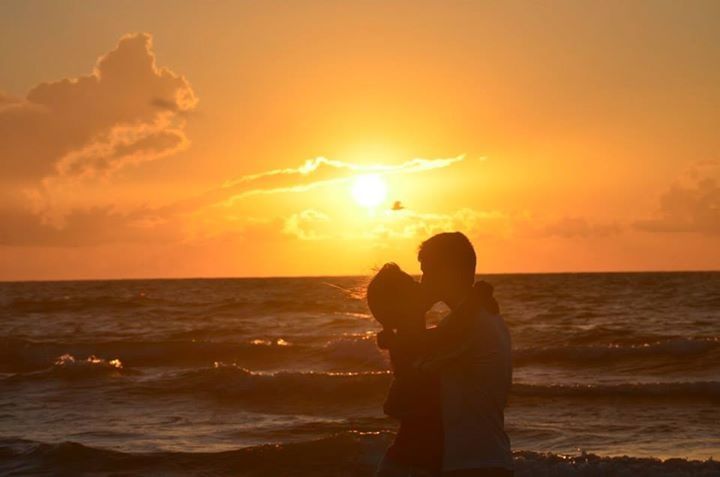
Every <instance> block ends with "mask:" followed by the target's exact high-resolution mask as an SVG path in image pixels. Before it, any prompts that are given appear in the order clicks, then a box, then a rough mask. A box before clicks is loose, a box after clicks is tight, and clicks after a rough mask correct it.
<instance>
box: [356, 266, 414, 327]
mask: <svg viewBox="0 0 720 477" xmlns="http://www.w3.org/2000/svg"><path fill="white" fill-rule="evenodd" d="M410 282H414V280H413V278H412V277H411V276H410V275H409V274H407V273H405V272H403V271H402V269H401V268H400V267H399V266H398V265H397V264H396V263H392V262H391V263H386V264H385V265H383V266H382V268H381V269H380V270H379V271H378V272H377V273H376V274H375V276H374V277H373V278H372V280H370V283H368V286H367V292H366V297H367V303H368V308H370V312H371V313H372V314H373V316H374V317H375V319H377V320H378V321H379V322H380V323H381V324H382V325H383V326H385V325H386V323H385V322H386V321H387V319H388V318H394V317H388V316H386V313H387V310H388V309H391V308H392V307H393V305H394V304H395V302H396V301H397V299H398V290H399V289H400V288H401V287H403V286H406V285H407V284H408V283H410Z"/></svg>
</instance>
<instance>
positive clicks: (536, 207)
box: [0, 0, 720, 280]
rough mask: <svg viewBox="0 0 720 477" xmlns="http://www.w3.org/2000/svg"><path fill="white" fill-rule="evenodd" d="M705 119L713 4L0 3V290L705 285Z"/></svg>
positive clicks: (708, 227) (717, 90)
mask: <svg viewBox="0 0 720 477" xmlns="http://www.w3.org/2000/svg"><path fill="white" fill-rule="evenodd" d="M719 125H720V2H718V1H688V2H678V1H660V0H657V1H631V2H627V1H606V2H605V1H604V2H593V3H590V2H582V1H552V2H550V1H548V2H514V1H494V2H490V1H488V2H484V1H463V2H460V1H456V2H424V1H419V2H418V1H404V2H403V1H398V2H385V1H358V2H330V1H328V2H319V1H307V2H305V1H303V2H300V1H298V2H275V1H263V2H224V1H216V2H182V1H153V2H120V1H110V2H85V1H78V2H75V1H49V2H39V1H27V2H20V1H18V2H2V3H0V280H20V279H72V278H130V277H198V276H274V275H340V274H342V275H345V274H368V273H371V272H372V269H373V267H376V266H378V265H380V264H382V263H383V262H385V261H388V260H394V261H397V262H398V263H399V264H400V265H402V266H403V267H405V268H406V269H407V270H408V271H410V272H413V273H417V272H419V266H418V264H417V261H416V258H415V254H416V250H417V246H418V244H419V243H420V242H421V241H422V240H423V239H425V238H427V237H429V236H430V235H432V234H433V233H436V232H440V231H452V230H460V231H463V232H465V233H466V234H467V235H468V236H469V237H470V239H471V240H472V242H473V243H474V245H475V247H476V250H477V252H478V272H480V273H485V272H488V273H490V272H492V273H495V272H559V271H606V270H689V269H718V268H720V126H719ZM360 177H362V179H358V178H360ZM398 201H399V203H398V204H396V202H398ZM378 202H379V203H378ZM376 203H377V204H376ZM393 205H395V207H393Z"/></svg>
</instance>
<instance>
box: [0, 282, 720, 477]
mask: <svg viewBox="0 0 720 477" xmlns="http://www.w3.org/2000/svg"><path fill="white" fill-rule="evenodd" d="M480 278H482V279H485V280H487V281H489V282H490V283H492V284H493V285H494V286H495V294H496V297H497V299H498V301H499V302H500V306H501V310H502V314H503V316H504V318H505V320H506V322H507V323H508V326H509V328H510V331H511V334H512V339H513V350H514V351H513V361H514V384H513V390H512V395H511V399H510V403H509V406H508V408H507V410H506V427H507V430H508V433H509V435H510V438H511V441H512V445H513V449H514V450H515V460H516V465H517V474H516V475H520V476H526V475H527V476H536V475H538V476H542V475H547V476H553V475H587V476H590V475H593V476H595V475H633V476H637V475H673V476H675V475H706V476H710V475H714V476H718V475H720V463H719V462H716V461H713V460H712V459H713V458H715V459H718V458H719V457H720V272H697V273H578V274H513V275H510V274H508V275H487V276H482V277H480ZM368 279H369V277H324V278H263V279H245V278H238V279H180V280H165V279H157V280H107V281H61V282H5V283H0V474H1V475H117V476H119V475H172V476H175V475H178V476H180V475H253V476H255V475H268V476H275V475H277V476H285V475H298V476H300V475H318V476H324V475H327V476H345V475H347V476H370V475H372V473H373V469H374V466H375V465H376V463H377V461H378V460H379V458H380V456H381V455H382V452H383V450H384V448H385V447H386V446H387V445H388V443H389V442H390V440H391V439H392V434H393V432H394V430H395V429H396V426H397V424H396V423H395V422H394V421H393V420H391V419H389V418H386V417H385V416H383V414H382V407H381V406H382V402H383V399H384V395H385V392H386V391H387V388H388V385H389V382H390V378H391V376H390V374H389V371H388V368H389V363H388V359H387V356H386V354H385V353H384V352H382V351H380V350H378V349H377V348H376V346H375V338H374V333H375V332H376V331H377V330H378V329H379V327H378V325H377V323H376V322H375V321H374V320H373V319H372V317H371V316H370V314H369V312H368V310H367V307H366V305H365V303H364V300H363V291H364V287H365V285H366V284H367V281H368ZM446 312H447V310H446V309H444V308H443V307H441V306H436V307H435V308H433V310H432V311H431V312H430V322H436V321H437V320H439V319H440V318H441V316H442V315H443V314H444V313H446Z"/></svg>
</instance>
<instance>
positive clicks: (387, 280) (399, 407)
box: [367, 232, 513, 477]
mask: <svg viewBox="0 0 720 477" xmlns="http://www.w3.org/2000/svg"><path fill="white" fill-rule="evenodd" d="M418 260H419V261H420V265H421V268H422V272H423V275H422V280H421V283H418V282H416V281H415V280H413V278H412V277H411V276H410V275H408V274H407V273H405V272H403V271H402V270H401V269H400V268H399V267H398V266H397V265H395V264H393V263H389V264H386V265H385V266H383V267H382V269H381V270H380V271H379V272H378V273H377V274H376V275H375V277H373V279H372V280H371V282H370V283H369V285H368V288H367V301H368V306H369V308H370V311H371V312H372V314H373V316H374V317H375V318H376V319H377V320H378V321H379V322H380V323H381V324H382V326H383V330H382V331H381V332H380V333H378V337H377V339H378V346H380V347H381V348H384V349H388V350H389V352H390V359H391V362H392V366H393V373H394V378H393V381H392V384H391V386H390V390H389V391H388V396H387V399H386V401H385V404H384V411H385V413H386V414H387V415H389V416H391V417H394V418H396V419H399V421H400V428H399V430H398V433H397V434H396V436H395V440H394V441H393V443H392V445H391V446H390V447H389V448H388V450H387V452H386V453H385V456H384V457H383V459H382V461H381V462H380V465H379V467H378V470H377V477H401V476H403V477H436V476H440V475H442V476H446V477H450V476H456V477H460V476H465V477H471V476H485V477H491V476H493V477H494V476H498V477H505V476H512V475H513V471H512V468H513V462H512V453H511V451H510V440H509V439H508V436H507V434H506V433H505V429H504V408H505V404H506V402H507V397H508V392H509V391H510V385H511V381H512V364H511V347H510V334H509V333H508V329H507V327H506V326H505V322H504V321H503V319H502V317H501V316H500V314H499V313H500V311H499V307H498V304H497V302H496V301H495V299H494V297H493V294H492V292H493V290H492V287H491V286H490V285H489V284H487V283H485V282H482V281H481V282H477V283H475V262H476V258H475V250H474V249H473V246H472V244H471V243H470V241H469V240H468V239H467V237H466V236H465V235H463V234H462V233H460V232H454V233H441V234H438V235H435V236H433V237H431V238H430V239H428V240H426V241H425V242H423V243H422V245H421V246H420V251H419V253H418ZM439 301H442V302H444V303H445V304H446V305H448V306H449V307H450V309H451V312H450V313H449V314H448V315H447V316H446V317H445V318H444V319H443V320H442V321H441V322H440V323H439V324H438V326H436V327H433V328H426V327H425V313H426V312H427V311H428V310H429V309H430V308H431V307H432V305H434V304H435V303H437V302H439Z"/></svg>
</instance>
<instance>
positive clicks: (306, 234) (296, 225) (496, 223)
mask: <svg viewBox="0 0 720 477" xmlns="http://www.w3.org/2000/svg"><path fill="white" fill-rule="evenodd" d="M511 227H512V218H511V217H510V216H508V215H506V214H504V213H501V212H498V211H478V210H472V209H460V210H457V211H455V212H452V213H447V214H441V213H421V212H415V211H412V210H408V209H402V210H400V211H391V210H388V211H385V212H384V213H380V215H378V216H375V217H371V218H367V219H366V220H363V219H358V218H356V219H353V220H351V221H349V222H343V220H342V217H331V216H329V215H328V214H326V213H324V212H321V211H318V210H315V209H307V210H304V211H302V212H299V213H296V214H293V215H291V216H290V217H288V218H287V219H286V220H285V225H284V232H285V233H287V234H289V235H292V236H295V237H296V238H298V239H300V240H328V239H336V240H403V239H413V240H418V239H423V238H427V237H430V236H432V235H434V234H436V233H440V232H447V231H454V230H461V231H463V232H465V233H466V234H468V235H470V236H473V237H475V238H479V237H498V236H503V235H506V234H508V233H510V228H511Z"/></svg>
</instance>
